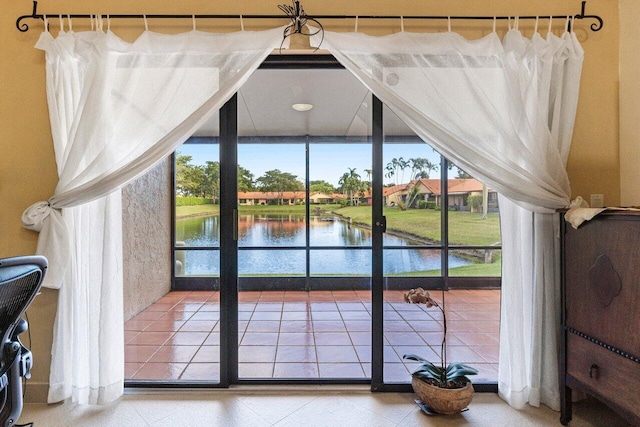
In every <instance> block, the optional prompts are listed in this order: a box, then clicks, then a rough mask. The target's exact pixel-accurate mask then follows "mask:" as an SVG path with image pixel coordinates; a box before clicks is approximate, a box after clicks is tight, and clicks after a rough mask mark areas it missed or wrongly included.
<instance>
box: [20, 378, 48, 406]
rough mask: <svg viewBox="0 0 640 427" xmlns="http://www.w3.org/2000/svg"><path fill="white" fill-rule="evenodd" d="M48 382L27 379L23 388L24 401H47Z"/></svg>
mask: <svg viewBox="0 0 640 427" xmlns="http://www.w3.org/2000/svg"><path fill="white" fill-rule="evenodd" d="M48 395H49V383H44V382H34V381H27V383H26V385H25V388H24V402H25V403H47V396H48Z"/></svg>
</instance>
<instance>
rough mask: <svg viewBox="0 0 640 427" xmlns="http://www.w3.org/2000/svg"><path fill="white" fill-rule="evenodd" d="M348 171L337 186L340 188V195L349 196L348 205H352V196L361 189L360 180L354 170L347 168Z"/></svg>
mask: <svg viewBox="0 0 640 427" xmlns="http://www.w3.org/2000/svg"><path fill="white" fill-rule="evenodd" d="M347 169H348V170H349V171H348V172H345V173H344V174H342V177H340V180H339V181H338V184H340V187H341V188H342V193H343V194H344V195H347V194H349V200H350V205H351V206H353V205H354V198H353V196H354V194H355V193H356V192H358V191H360V189H361V187H362V180H361V179H360V175H358V173H357V172H356V168H347Z"/></svg>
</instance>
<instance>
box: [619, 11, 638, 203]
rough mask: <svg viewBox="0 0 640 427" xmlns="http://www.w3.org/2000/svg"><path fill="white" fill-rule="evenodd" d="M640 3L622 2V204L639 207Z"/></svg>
mask: <svg viewBox="0 0 640 427" xmlns="http://www.w3.org/2000/svg"><path fill="white" fill-rule="evenodd" d="M638 17H640V2H639V1H637V0H620V186H621V188H620V192H621V197H620V201H621V204H622V205H623V206H640V167H638V166H639V165H640V132H638V130H639V129H640V126H639V124H638V119H639V118H640V114H639V113H640V84H638V82H640V54H639V52H640V26H639V25H638Z"/></svg>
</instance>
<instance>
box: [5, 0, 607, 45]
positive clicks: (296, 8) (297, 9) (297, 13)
mask: <svg viewBox="0 0 640 427" xmlns="http://www.w3.org/2000/svg"><path fill="white" fill-rule="evenodd" d="M586 4H587V2H586V0H583V2H582V7H581V10H580V13H579V14H577V15H574V16H573V17H574V18H575V19H595V20H596V21H597V22H594V23H592V24H591V25H590V29H591V31H594V32H595V31H600V30H601V29H602V27H603V26H604V21H603V20H602V18H601V17H600V16H598V15H587V13H586ZM278 8H279V9H280V10H281V11H283V12H284V13H285V14H286V15H287V18H289V19H290V21H291V22H290V24H289V25H288V26H287V28H286V29H285V32H284V34H283V43H284V39H286V38H287V37H289V36H291V35H292V34H304V35H306V36H312V35H314V34H317V32H316V33H314V34H311V33H308V32H307V33H305V32H304V27H305V25H306V24H307V22H309V21H310V22H313V23H315V24H317V25H318V26H319V28H320V29H319V30H318V32H322V36H323V39H324V29H323V27H322V25H321V24H320V22H318V20H317V19H323V18H327V19H356V18H359V19H399V18H400V16H365V15H359V16H356V15H353V16H350V15H318V16H316V18H312V17H310V16H307V15H306V13H305V12H304V9H303V8H302V6H301V5H300V2H299V1H298V0H293V6H289V5H279V6H278ZM45 16H59V14H47V15H43V14H40V13H38V2H37V1H36V0H34V1H33V11H32V12H31V14H30V15H23V16H20V17H19V18H18V19H17V20H16V28H18V31H20V32H23V33H25V32H27V31H29V25H28V24H27V23H26V22H22V21H23V20H25V19H36V20H41V21H44V19H45ZM67 16H70V17H71V18H89V17H90V15H86V14H73V15H67ZM238 16H239V15H195V17H196V18H217V19H224V18H233V19H238ZM539 16H542V15H539ZM539 16H538V17H539ZM110 17H111V18H142V15H139V14H138V15H117V14H110ZM147 17H148V18H149V17H153V18H184V19H187V18H188V19H192V18H193V15H164V14H159V15H149V14H147ZM243 17H244V18H245V19H278V18H282V16H281V15H243ZM566 17H567V16H566V15H564V16H562V15H558V16H551V18H554V19H555V18H559V19H562V18H566ZM403 18H404V19H436V20H439V19H447V18H450V19H462V20H464V19H469V20H494V19H501V20H506V19H508V16H493V15H492V16H450V17H446V16H445V17H442V16H409V15H404V16H403ZM519 18H520V19H536V16H520V17H519ZM321 43H322V42H321Z"/></svg>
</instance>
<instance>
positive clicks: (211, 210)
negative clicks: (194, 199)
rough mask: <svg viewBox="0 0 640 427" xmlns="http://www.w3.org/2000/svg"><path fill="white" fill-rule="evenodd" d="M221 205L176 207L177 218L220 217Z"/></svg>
mask: <svg viewBox="0 0 640 427" xmlns="http://www.w3.org/2000/svg"><path fill="white" fill-rule="evenodd" d="M219 213H220V206H219V205H193V206H176V217H177V218H181V217H187V216H204V215H218V214H219Z"/></svg>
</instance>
